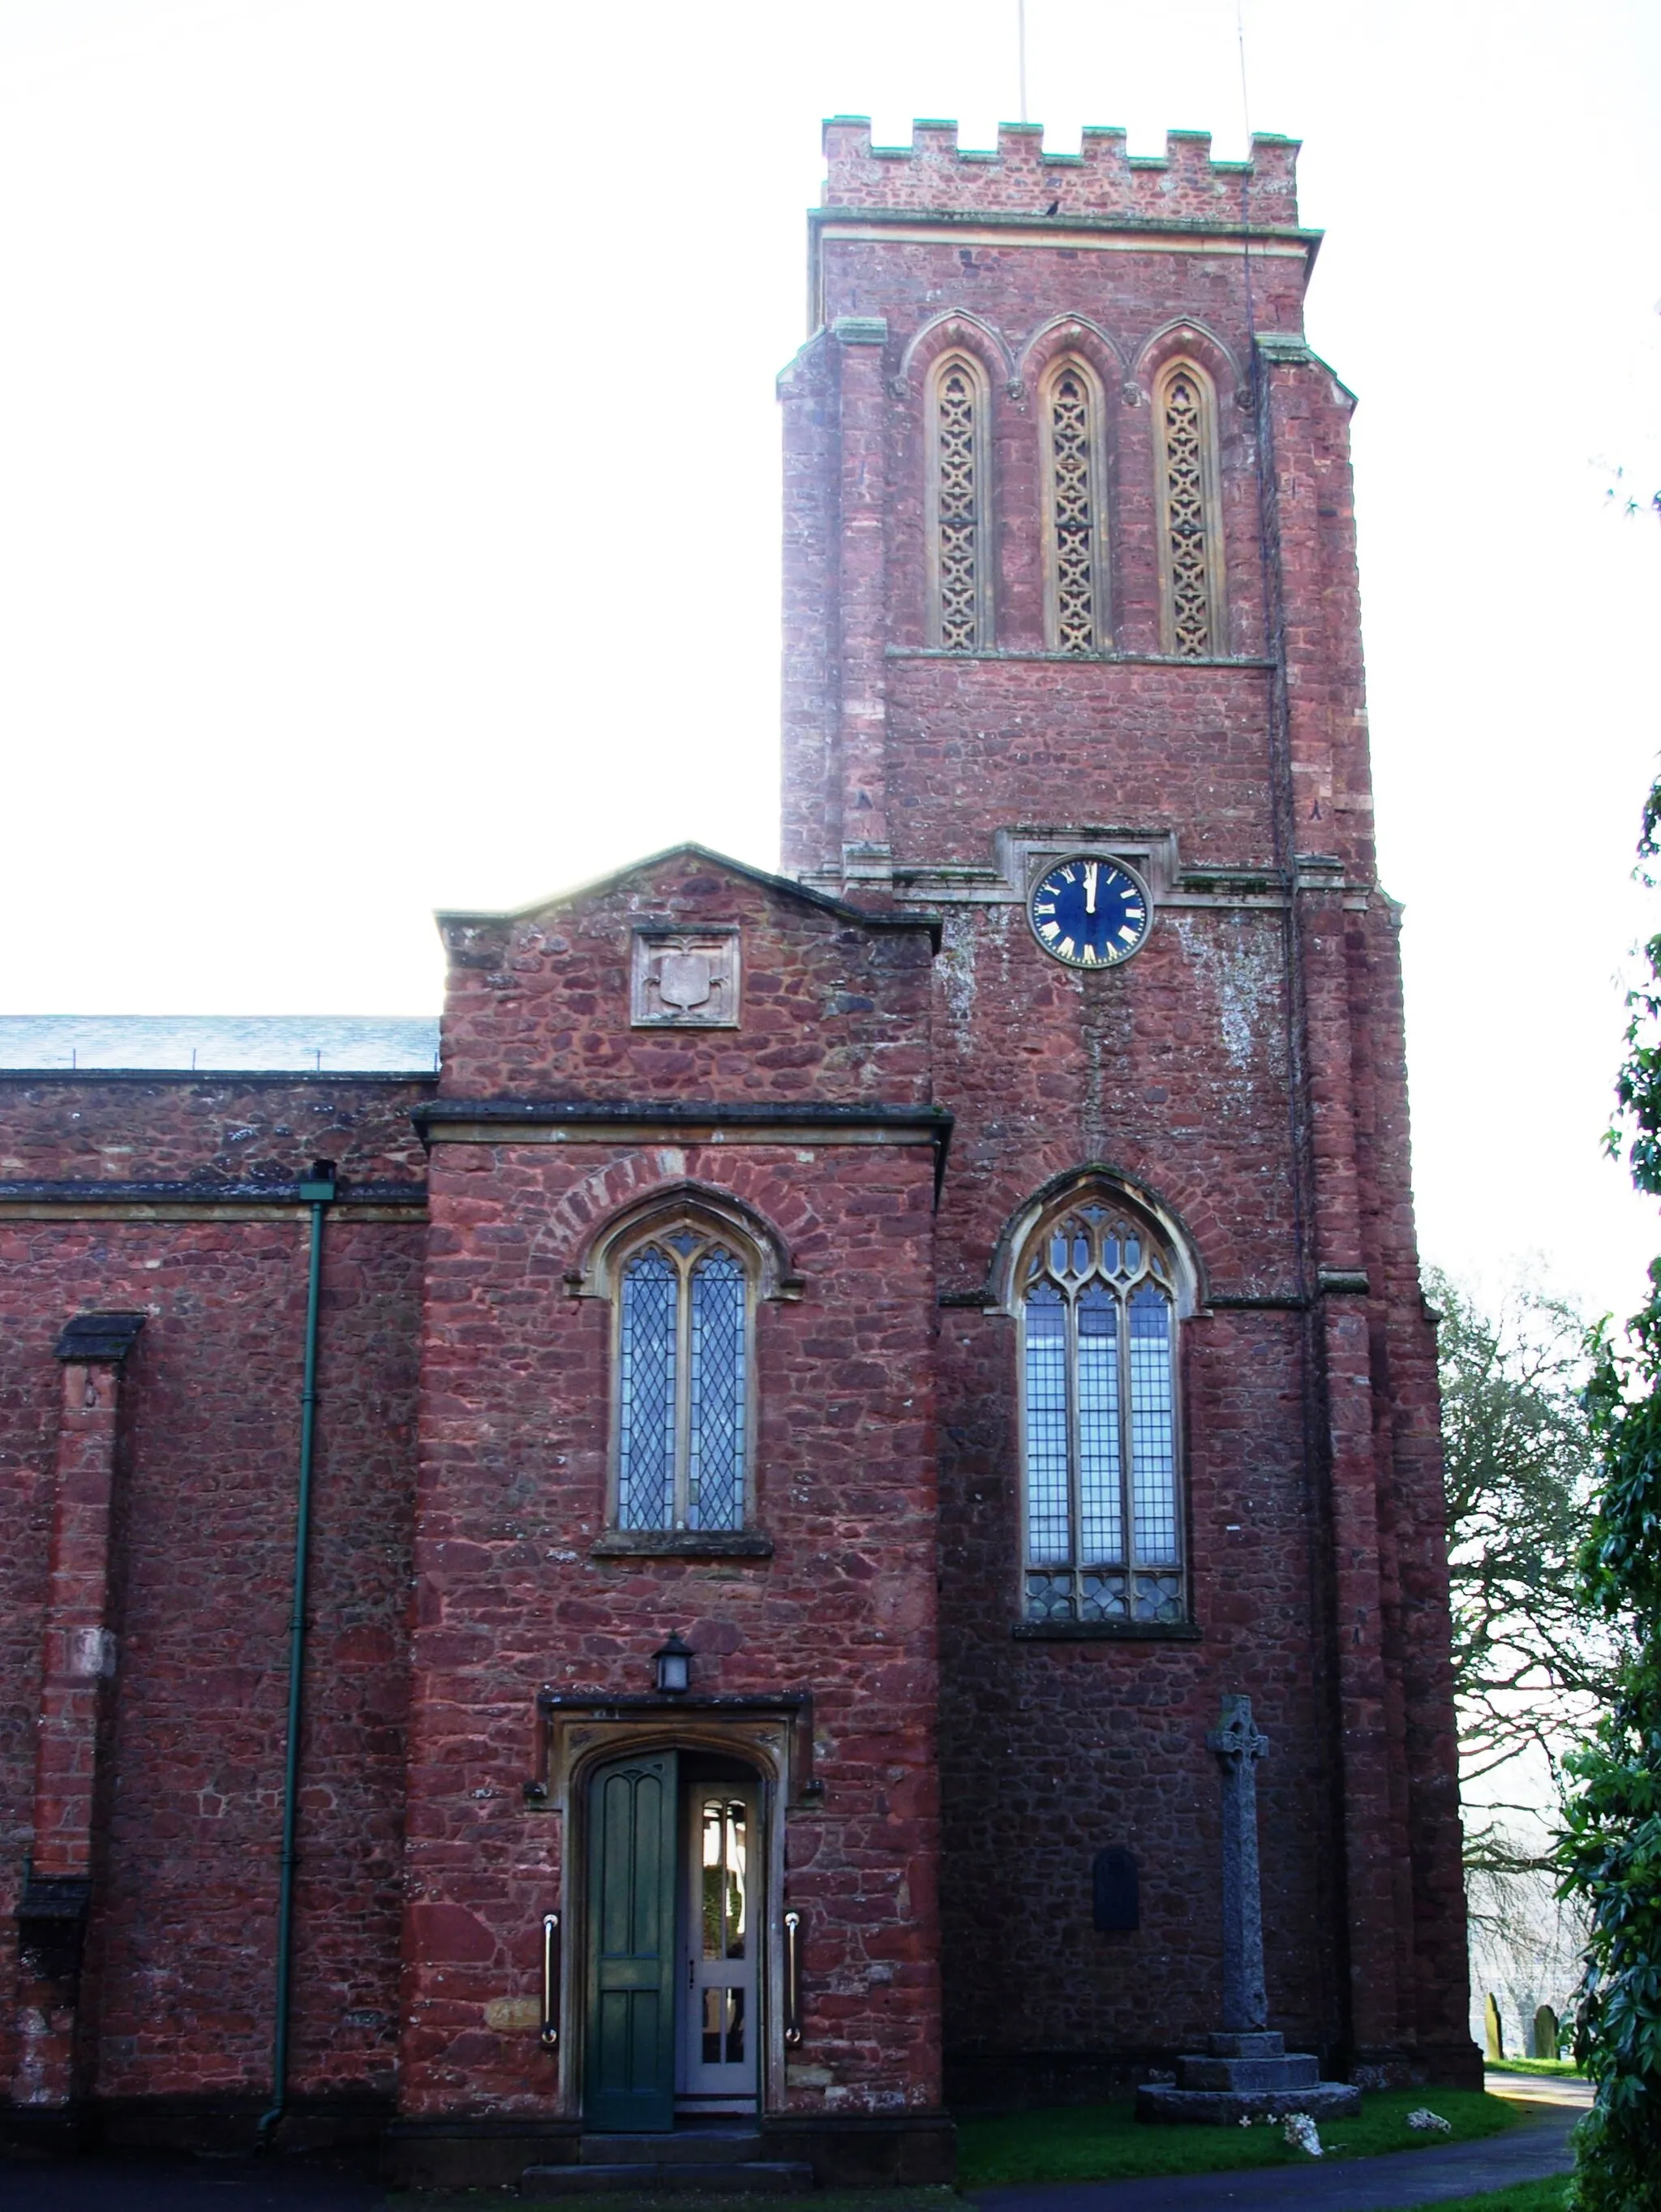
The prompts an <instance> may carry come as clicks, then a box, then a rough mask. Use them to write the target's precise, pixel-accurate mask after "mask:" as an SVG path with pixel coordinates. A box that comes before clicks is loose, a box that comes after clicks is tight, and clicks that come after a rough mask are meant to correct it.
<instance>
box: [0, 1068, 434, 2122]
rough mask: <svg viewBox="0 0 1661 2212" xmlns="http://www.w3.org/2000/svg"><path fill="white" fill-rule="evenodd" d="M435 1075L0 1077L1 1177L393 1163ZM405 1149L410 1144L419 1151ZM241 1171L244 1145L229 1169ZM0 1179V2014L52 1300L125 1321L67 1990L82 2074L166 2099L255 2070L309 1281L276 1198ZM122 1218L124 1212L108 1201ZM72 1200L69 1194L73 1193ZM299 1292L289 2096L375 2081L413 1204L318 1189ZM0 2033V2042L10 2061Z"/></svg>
mask: <svg viewBox="0 0 1661 2212" xmlns="http://www.w3.org/2000/svg"><path fill="white" fill-rule="evenodd" d="M423 1088H430V1085H427V1086H422V1085H395V1086H389V1085H379V1086H377V1085H373V1084H371V1083H353V1084H350V1085H338V1084H328V1085H312V1084H309V1083H306V1082H305V1081H303V1080H291V1081H289V1082H288V1083H285V1084H283V1085H273V1084H271V1083H269V1082H266V1083H253V1084H250V1083H247V1082H246V1081H244V1080H241V1079H237V1080H215V1081H203V1082H199V1083H191V1082H188V1081H169V1080H168V1079H152V1078H146V1079H142V1081H128V1080H120V1079H117V1080H95V1079H89V1078H87V1077H81V1078H79V1079H73V1080H62V1081H58V1080H54V1081H51V1082H45V1081H43V1082H38V1083H37V1082H20V1081H18V1080H16V1079H12V1080H9V1081H8V1082H6V1083H5V1084H3V1085H0V1106H3V1108H4V1109H5V1125H4V1130H3V1135H0V1170H3V1175H4V1176H6V1177H9V1178H10V1179H11V1189H12V1191H13V1192H14V1193H15V1190H16V1188H17V1186H18V1184H19V1183H20V1182H23V1180H24V1179H25V1178H27V1179H29V1180H30V1181H32V1182H39V1181H51V1182H62V1181H64V1180H76V1179H84V1178H88V1177H90V1178H93V1179H95V1180H98V1181H99V1182H100V1183H101V1184H102V1186H103V1187H104V1188H106V1189H107V1190H109V1191H111V1192H112V1194H113V1192H114V1189H115V1188H116V1186H117V1185H118V1183H121V1182H189V1181H191V1180H193V1179H196V1178H197V1177H200V1176H204V1175H208V1176H215V1177H216V1178H220V1179H221V1188H220V1191H219V1195H220V1196H221V1198H222V1199H223V1200H225V1201H226V1202H227V1205H228V1204H230V1203H232V1202H233V1200H234V1198H235V1195H236V1184H235V1183H234V1182H231V1181H230V1180H229V1177H230V1176H232V1175H234V1174H235V1173H236V1171H237V1170H242V1175H241V1176H240V1177H239V1181H240V1182H241V1184H242V1188H243V1190H244V1191H245V1192H246V1189H247V1188H248V1185H249V1183H250V1182H252V1180H253V1179H254V1175H255V1174H257V1175H258V1176H262V1177H264V1178H267V1179H275V1178H276V1177H277V1176H286V1177H289V1178H292V1177H293V1176H294V1174H295V1173H296V1172H297V1171H298V1170H300V1169H301V1168H303V1166H304V1165H305V1164H307V1163H309V1161H310V1160H311V1158H312V1157H313V1156H314V1155H318V1154H322V1155H324V1156H328V1155H333V1156H334V1157H336V1158H337V1159H338V1160H339V1162H340V1164H341V1166H342V1168H343V1171H344V1172H345V1173H347V1174H348V1175H349V1176H355V1178H356V1179H357V1180H358V1182H359V1185H360V1188H361V1187H362V1185H363V1183H364V1182H367V1181H369V1180H370V1179H371V1178H373V1177H377V1176H379V1177H381V1178H384V1179H389V1180H390V1179H397V1180H399V1181H405V1180H407V1179H408V1177H409V1172H410V1170H411V1168H412V1166H413V1165H414V1164H415V1160H416V1159H418V1158H419V1147H418V1146H416V1144H415V1140H414V1137H413V1132H412V1131H411V1129H410V1127H409V1118H408V1116H409V1104H410V1103H411V1101H412V1099H413V1098H414V1097H419V1096H420V1095H421V1092H422V1090H423ZM412 1155H413V1156H414V1157H413V1158H412ZM251 1168H252V1170H253V1171H254V1173H253V1174H250V1172H249V1170H250V1169H251ZM21 1203H22V1201H21V1200H18V1199H17V1198H16V1197H15V1196H8V1195H7V1194H6V1193H5V1192H3V1191H0V1314H3V1316H4V1318H3V1322H0V1488H3V1492H4V1498H5V1503H4V1508H3V1510H4V1511H5V1516H6V1522H7V1526H8V1528H9V1529H10V1530H11V1531H12V1532H13V1534H12V1541H11V1542H10V1543H9V1544H8V1546H7V1547H5V1548H4V1553H3V1557H0V1621H3V1623H4V1633H5V1637H6V1644H5V1651H4V1662H5V1678H4V1679H5V1683H6V1698H5V1706H4V1714H3V1735H0V1792H3V1797H0V1807H3V1810H0V1819H3V1821H4V1829H5V1834H6V1836H7V1838H8V1842H7V1846H6V1849H5V1851H4V1855H3V1860H0V1883H3V1885H4V1890H3V1905H0V1910H3V1911H4V1912H5V1914H6V1915H7V1916H8V1917H7V1918H6V1919H5V1921H4V1923H3V1929H4V1935H3V1948H0V1958H3V1962H4V1964H3V1968H0V1974H3V1986H0V2034H3V2035H4V2036H6V2037H10V2036H11V2035H12V2033H14V2031H15V2022H16V2010H15V2003H14V2002H12V2001H11V1992H12V1988H13V1978H14V1976H15V1966H16V1946H15V1937H14V1936H13V1934H12V1926H13V1923H11V1921H10V1918H9V1914H10V1912H11V1911H12V1909H13V1906H14V1904H15V1889H16V1884H17V1881H18V1879H19V1876H20V1875H21V1865H22V1861H23V1857H24V1854H25V1852H26V1851H27V1849H28V1845H29V1842H30V1820H31V1790H32V1784H33V1709H34V1698H35V1693H36V1690H37V1686H38V1684H39V1668H40V1623H41V1607H42V1605H43V1602H44V1596H45V1538H46V1532H47V1528H48V1526H49V1522H50V1517H51V1510H52V1455H53V1449H54V1442H55V1435H56V1426H57V1420H58V1402H59V1397H60V1387H61V1386H60V1370H59V1368H58V1362H57V1360H56V1359H55V1358H53V1356H52V1346H53V1344H54V1341H55V1340H56V1338H57V1336H58V1331H59V1329H60V1328H61V1327H62V1326H63V1324H64V1322H65V1321H66V1320H67V1319H68V1318H69V1317H70V1316H71V1315H73V1314H75V1313H76V1312H80V1311H83V1310H96V1309H100V1308H123V1309H127V1310H136V1311H142V1312H144V1313H145V1314H146V1315H147V1316H148V1318H147V1320H146V1323H145V1327H144V1330H143V1332H142V1336H141V1337H140V1339H139V1342H138V1346H137V1348H136V1351H135V1352H134V1353H133V1354H132V1355H131V1356H130V1358H129V1359H128V1361H127V1364H126V1368H125V1370H124V1376H123V1378H122V1383H121V1389H122V1392H123V1396H124V1419H125V1422H126V1426H127V1431H128V1443H127V1452H126V1464H125V1467H124V1471H123V1474H122V1475H121V1478H120V1480H119V1483H118V1492H119V1495H120V1501H121V1504H122V1509H123V1510H122V1516H121V1518H122V1522H123V1525H124V1541H122V1542H121V1543H120V1544H119V1545H118V1556H117V1559H116V1560H115V1563H114V1568H115V1580H116V1586H117V1591H118V1623H119V1644H120V1656H119V1664H118V1675H117V1680H116V1698H117V1709H116V1720H115V1725H114V1729H113V1731H112V1736H111V1739H110V1741H109V1744H108V1747H107V1750H106V1759H105V1765H106V1771H105V1773H104V1774H103V1775H102V1776H101V1777H100V1789H101V1790H102V1791H103V1793H104V1802H105V1826H104V1843H103V1857H102V1861H101V1863H100V1868H99V1870H98V1875H97V1879H96V1882H95V1887H94V1913H93V1920H92V1925H91V1929H90V1934H89V1938H88V1953H87V1966H86V1976H85V1981H84V1985H83V1987H84V1996H83V2005H82V2067H81V2072H82V2087H83V2089H85V2090H87V2091H89V2092H92V2093H96V2094H97V2095H98V2096H99V2097H100V2098H101V2099H104V2100H129V2099H135V2098H155V2097H158V2096H160V2097H166V2098H170V2099H175V2100H200V2099H203V2098H206V2099H209V2100H216V2099H223V2098H225V2097H227V2096H233V2095H237V2094H242V2095H245V2096H246V2097H248V2098H252V2099H263V2098H264V2094H265V2093H266V2092H267V2090H268V2089H269V2087H270V2037H271V2023H272V2002H273V1975H274V1968H273V1948H272V1947H273V1936H274V1917H273V1916H274V1911H275V1901H276V1863H277V1850H278V1834H279V1820H280V1813H279V1802H278V1796H279V1788H280V1783H281V1777H282V1727H283V1717H284V1711H285V1704H286V1697H287V1668H288V1594H289V1587H290V1574H291V1568H292V1560H293V1545H294V1494H295V1476H296V1457H297V1452H298V1439H299V1425H300V1421H299V1408H300V1371H301V1348H302V1333H303V1326H304V1315H305V1304H306V1264H307V1262H306V1251H307V1245H306V1235H307V1231H306V1220H305V1218H304V1212H303V1209H300V1208H299V1207H297V1206H288V1207H286V1208H278V1209H270V1210H266V1211H261V1212H258V1213H255V1214H253V1215H252V1216H249V1215H246V1214H245V1215H244V1216H243V1217H242V1218H211V1216H210V1215H209V1214H208V1213H207V1212H206V1210H205V1209H197V1210H196V1211H195V1212H192V1211H191V1209H189V1208H188V1207H175V1208H174V1209H173V1210H174V1212H176V1213H178V1214H182V1215H183V1216H184V1217H185V1218H168V1219H164V1218H132V1216H133V1215H134V1213H135V1212H136V1210H137V1205H136V1202H135V1204H134V1205H131V1206H115V1207H113V1208H112V1210H111V1211H109V1212H103V1213H100V1214H99V1215H98V1216H97V1217H96V1218H84V1215H83V1218H72V1217H73V1215H74V1213H75V1212H76V1207H75V1206H74V1204H73V1203H72V1202H71V1201H68V1200H63V1201H60V1204H61V1206H62V1208H63V1210H62V1211H61V1212H60V1213H59V1215H58V1218H33V1219H31V1218H21V1216H20V1213H19V1212H18V1210H17V1209H18V1207H19V1206H20V1204H21ZM123 1215H126V1216H127V1217H128V1218H123ZM66 1216H67V1217H70V1218H66ZM326 1237H327V1242H326V1246H325V1265H324V1299H323V1310H322V1322H321V1368H320V1378H319V1388H320V1392H321V1398H320V1408H319V1414H318V1464H317V1475H316V1494H315V1521H314V1542H313V1547H312V1600H311V1606H310V1613H311V1617H312V1622H313V1629H312V1638H311V1651H310V1661H309V1669H308V1691H307V1707H308V1710H307V1726H306V1738H305V1746H304V1753H303V1783H302V1786H303V1801H302V1816H301V1823H300V1848H301V1854H302V1866H301V1874H300V1885H299V1889H298V1904H299V1914H298V1923H297V1942H296V1975H295V2015H294V2075H293V2087H294V2091H295V2093H299V2094H306V2093H314V2092H318V2091H329V2092H333V2093H347V2094H351V2093H372V2094H375V2095H379V2096H385V2095H386V2094H388V2093H390V2091H391V2084H392V2054H393V2050H394V2037H395V2033H396V2022H397V1940H398V1913H399V1899H398V1892H397V1881H398V1875H399V1863H398V1842H399V1834H400V1828H401V1796H402V1786H403V1745H402V1731H403V1711H404V1705H405V1700H406V1694H407V1691H406V1676H405V1671H404V1667H405V1648H406V1638H405V1629H404V1615H405V1608H406V1605H407V1596H408V1591H407V1584H408V1577H409V1506H410V1493H411V1489H412V1462H413V1419H414V1386H415V1346H416V1339H417V1329H418V1316H417V1308H416V1299H417V1293H418V1287H419V1261H420V1249H421V1225H420V1223H419V1221H418V1220H417V1221H409V1220H387V1219H380V1220H374V1219H364V1218H358V1219H353V1218H350V1216H349V1212H346V1213H342V1214H339V1215H337V1216H336V1218H333V1219H331V1221H330V1225H329V1227H328V1230H327V1232H326ZM14 2057H15V2052H14V2051H10V2050H0V2063H7V2065H8V2078H9V2073H10V2065H9V2061H10V2060H12V2059H13V2058H14Z"/></svg>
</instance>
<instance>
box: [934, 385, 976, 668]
mask: <svg viewBox="0 0 1661 2212" xmlns="http://www.w3.org/2000/svg"><path fill="white" fill-rule="evenodd" d="M929 392H930V421H929V426H928V435H929V441H930V443H929V537H930V546H929V562H930V574H929V597H930V621H929V629H930V642H931V644H933V645H935V646H938V647H943V648H944V650H945V651H946V652H948V653H978V652H979V651H980V650H981V649H982V648H983V647H985V646H986V645H988V644H989V643H990V642H991V622H990V620H989V611H990V608H991V574H990V564H989V558H988V535H987V527H986V525H987V491H988V486H987V482H986V477H987V457H986V383H985V378H984V377H983V375H982V374H981V373H980V371H979V368H978V367H977V366H976V364H975V363H974V362H972V361H970V360H968V359H967V358H966V357H965V356H961V355H952V356H949V357H948V358H947V359H946V360H945V361H943V362H941V363H940V364H939V366H938V367H937V368H936V370H935V372H934V374H933V376H932V377H931V380H930V386H929Z"/></svg>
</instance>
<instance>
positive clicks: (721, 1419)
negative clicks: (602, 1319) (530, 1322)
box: [616, 1223, 751, 1528]
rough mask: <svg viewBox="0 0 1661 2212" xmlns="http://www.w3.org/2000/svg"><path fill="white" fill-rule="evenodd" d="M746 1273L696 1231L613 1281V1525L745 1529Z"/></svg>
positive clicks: (656, 1246) (661, 1238)
mask: <svg viewBox="0 0 1661 2212" xmlns="http://www.w3.org/2000/svg"><path fill="white" fill-rule="evenodd" d="M750 1311H751V1274H750V1270H749V1267H747V1266H746V1265H745V1263H744V1261H743V1259H742V1258H741V1257H740V1256H739V1255H738V1254H737V1252H736V1251H735V1250H733V1249H732V1248H731V1247H730V1244H728V1243H724V1242H723V1241H722V1240H721V1239H720V1238H719V1237H716V1236H713V1235H712V1234H710V1233H709V1232H707V1231H705V1230H703V1229H701V1228H700V1227H699V1226H697V1225H695V1224H692V1223H682V1224H677V1225H675V1226H674V1227H673V1228H671V1229H670V1230H669V1231H666V1232H662V1233H659V1234H658V1235H657V1236H655V1237H652V1241H651V1242H650V1243H646V1244H643V1245H641V1246H640V1247H639V1248H638V1249H636V1250H634V1251H633V1252H632V1253H631V1254H630V1255H629V1256H628V1258H627V1260H626V1261H624V1262H623V1264H622V1266H621V1268H620V1270H619V1272H618V1298H617V1484H616V1526H617V1527H618V1528H743V1525H744V1517H745V1506H746V1500H747V1484H748V1466H747V1460H748V1454H749V1408H750V1335H751V1331H750Z"/></svg>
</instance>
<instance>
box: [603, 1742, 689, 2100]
mask: <svg viewBox="0 0 1661 2212" xmlns="http://www.w3.org/2000/svg"><path fill="white" fill-rule="evenodd" d="M676 1780H677V1777H676V1756H675V1753H673V1752H672V1751H662V1752H658V1753H656V1754H655V1755H654V1756H653V1757H652V1758H650V1759H619V1760H617V1762H616V1763H615V1765H610V1766H603V1767H602V1768H601V1769H600V1771H599V1772H598V1773H597V1775H596V1776H595V1777H594V1779H593V1781H592V1782H591V1784H590V1785H589V1793H588V1840H589V1857H588V1946H589V1972H588V1987H589V2004H588V2049H587V2051H586V2054H585V2065H584V2069H583V2073H584V2081H585V2092H584V2097H583V2118H584V2121H585V2124H586V2125H588V2126H589V2127H591V2128H593V2129H596V2130H603V2131H605V2132H607V2133H617V2132H624V2133H634V2132H640V2133H643V2134H651V2133H653V2132H656V2131H658V2130H665V2129H669V2128H671V2127H673V2125H674V2124H675V1997H676V1990H675V1843H676Z"/></svg>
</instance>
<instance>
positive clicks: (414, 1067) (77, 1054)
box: [0, 1014, 439, 1075]
mask: <svg viewBox="0 0 1661 2212" xmlns="http://www.w3.org/2000/svg"><path fill="white" fill-rule="evenodd" d="M438 1058H439V1023H438V1017H437V1015H436V1014H434V1015H432V1016H427V1015H425V1014H5V1015H0V1068H27V1069H30V1070H35V1069H39V1070H43V1071H44V1070H50V1069H58V1068H65V1069H67V1068H76V1069H83V1070H84V1069H88V1068H90V1069H97V1070H103V1071H106V1072H110V1073H115V1072H123V1073H135V1072H138V1071H152V1070H153V1071H155V1072H156V1073H191V1071H194V1072H195V1073H197V1074H201V1073H215V1074H232V1073H255V1072H258V1073H263V1074H281V1073H294V1074H300V1075H312V1074H321V1075H343V1074H373V1075H431V1074H432V1073H433V1070H434V1069H435V1068H436V1067H437V1066H438Z"/></svg>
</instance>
